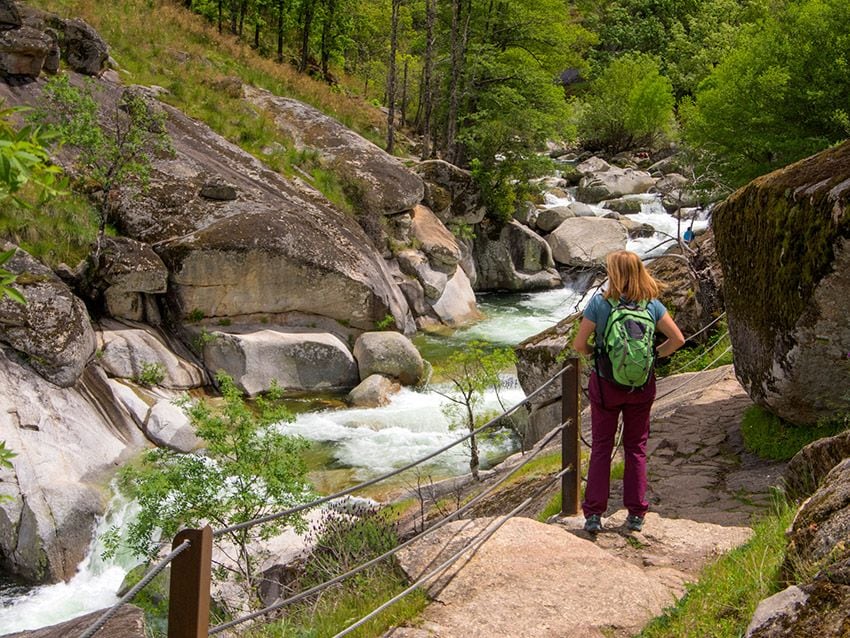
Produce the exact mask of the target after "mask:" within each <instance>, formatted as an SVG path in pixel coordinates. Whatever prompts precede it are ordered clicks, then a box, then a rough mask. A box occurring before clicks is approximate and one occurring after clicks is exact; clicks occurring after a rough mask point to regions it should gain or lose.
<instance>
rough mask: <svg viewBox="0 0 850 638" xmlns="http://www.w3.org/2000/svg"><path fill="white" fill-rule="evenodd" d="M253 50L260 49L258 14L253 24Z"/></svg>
mask: <svg viewBox="0 0 850 638" xmlns="http://www.w3.org/2000/svg"><path fill="white" fill-rule="evenodd" d="M254 48H255V49H259V48H260V14H259V13H258V14H257V21H256V22H255V23H254Z"/></svg>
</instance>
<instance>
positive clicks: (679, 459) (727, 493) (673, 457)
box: [387, 366, 784, 638]
mask: <svg viewBox="0 0 850 638" xmlns="http://www.w3.org/2000/svg"><path fill="white" fill-rule="evenodd" d="M665 395H666V396H665ZM658 396H659V398H658V400H657V401H656V404H655V406H654V409H653V420H652V433H651V435H650V443H649V450H650V463H649V483H650V492H649V495H650V502H651V512H650V513H649V514H648V515H647V519H646V524H645V526H644V531H643V532H641V533H630V532H628V531H627V530H626V529H625V527H624V526H623V523H624V520H625V514H626V513H625V511H623V510H622V509H621V508H622V506H621V505H620V503H621V501H622V489H621V482H617V481H615V482H613V483H612V495H611V499H610V501H609V512H608V514H609V516H607V517H606V519H605V526H606V531H605V532H604V533H602V534H599V535H598V536H596V537H592V536H590V535H589V534H586V533H585V532H584V531H583V530H582V524H583V521H584V519H583V517H581V516H577V517H570V518H563V519H561V518H555V519H554V520H552V521H550V522H551V523H555V524H554V525H545V524H542V523H537V522H535V521H532V520H529V519H514V520H512V521H510V522H509V524H508V525H506V526H505V528H503V529H502V530H499V531H498V532H497V533H496V534H494V536H493V538H492V539H491V540H489V541H487V543H485V544H484V545H483V546H482V547H481V548H479V549H478V550H477V551H476V552H475V554H474V556H472V557H471V558H469V559H467V560H465V561H462V565H461V566H460V567H458V568H457V569H454V568H453V571H452V573H451V577H449V578H442V579H441V580H440V581H439V582H438V583H437V584H435V585H432V586H431V589H430V590H429V593H430V595H431V597H432V599H433V601H434V602H432V604H431V605H429V607H428V608H427V609H426V610H425V612H424V613H423V614H422V616H421V618H419V619H418V621H417V623H416V626H415V627H413V626H411V627H402V628H397V629H394V630H392V631H390V632H389V633H388V634H387V635H388V636H392V637H393V638H426V637H433V636H439V637H442V638H451V637H453V636H488V637H490V636H492V637H500V636H504V637H513V636H518V637H519V636H540V637H546V636H552V637H553V638H554V637H556V636H557V637H559V638H568V637H571V636H576V637H578V636H588V637H596V636H609V637H610V636H616V637H625V636H631V635H634V634H635V633H636V632H637V631H639V630H640V628H641V627H642V626H643V625H644V624H645V623H646V622H648V621H649V619H651V618H652V617H654V616H655V615H657V614H658V613H660V611H661V610H662V609H663V608H664V607H665V606H667V605H669V604H672V603H673V602H674V600H675V599H676V598H678V597H679V596H681V595H682V593H683V592H684V588H685V584H686V583H687V582H690V581H693V580H694V579H695V578H696V576H697V574H698V572H699V570H700V569H701V567H702V566H703V565H705V564H706V563H707V562H709V561H710V560H713V559H714V558H716V557H717V556H718V555H719V554H720V553H723V552H725V551H728V550H729V549H731V548H733V547H736V546H738V545H740V544H742V543H744V542H745V541H746V540H747V539H748V538H749V536H750V534H751V530H750V529H749V526H750V525H751V523H752V519H753V517H754V515H756V514H758V513H759V512H762V511H764V510H765V509H766V508H767V507H768V506H769V504H770V498H771V496H770V493H771V487H772V486H774V485H776V484H778V483H779V482H780V477H781V475H782V471H783V469H784V464H783V463H775V462H765V461H761V460H759V459H757V458H756V457H754V456H752V455H750V454H748V453H747V452H746V451H744V449H743V443H742V439H741V434H740V427H739V424H740V421H741V417H742V414H743V412H744V410H745V409H746V408H747V407H749V406H750V405H751V401H750V400H749V398H748V397H747V395H746V394H745V393H744V391H743V389H742V388H741V387H740V385H739V384H738V382H737V380H736V379H735V376H734V372H733V370H732V368H731V366H725V367H722V368H718V369H716V370H712V371H709V372H704V373H698V374H690V375H679V376H677V377H675V378H671V379H664V380H662V381H661V382H659V386H658ZM584 423H585V426H586V427H585V429H586V430H589V415H585V419H584ZM588 437H589V432H588V433H586V438H588ZM537 484H539V482H538V483H537ZM533 487H534V485H533V484H529V485H528V486H526V487H525V488H524V489H519V488H517V489H516V491H517V492H520V493H528V492H529V491H533ZM499 504H500V505H501V506H502V507H504V505H505V502H504V496H503V497H502V502H500V503H499ZM496 509H497V508H496V507H493V508H489V511H488V508H486V507H485V508H480V509H479V511H478V512H477V515H478V516H482V515H484V516H487V515H491V516H492V515H494V514H495V513H496ZM498 509H501V508H498ZM508 509H509V508H508ZM502 511H505V510H504V509H503V510H502ZM489 520H490V519H474V520H472V521H459V522H457V523H453V524H451V525H450V526H447V531H446V532H445V533H444V534H442V535H440V538H438V539H433V540H432V541H430V542H423V543H422V544H421V546H417V545H415V546H414V547H413V548H412V551H411V552H409V553H407V554H406V555H405V556H403V557H402V559H401V563H402V565H403V566H404V567H405V569H406V570H408V573H409V574H411V575H416V574H417V573H421V571H422V569H423V568H424V565H426V564H429V563H430V564H438V563H439V562H441V561H442V560H444V559H445V557H446V556H449V555H451V553H452V551H453V549H452V548H453V547H454V548H456V547H458V546H459V543H460V542H461V541H460V540H459V539H462V538H464V537H465V536H466V535H469V534H471V533H473V532H472V531H471V530H476V529H479V530H480V529H482V528H483V527H484V526H485V525H486V524H487V522H488V521H489ZM635 588H637V590H636V589H635ZM636 594H637V595H636Z"/></svg>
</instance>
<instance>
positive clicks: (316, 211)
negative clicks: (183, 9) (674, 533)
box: [0, 78, 415, 332]
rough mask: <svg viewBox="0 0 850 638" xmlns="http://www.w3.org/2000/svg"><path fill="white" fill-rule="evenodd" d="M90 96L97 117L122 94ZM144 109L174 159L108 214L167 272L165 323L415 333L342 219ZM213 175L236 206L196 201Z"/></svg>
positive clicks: (123, 192) (223, 147) (361, 237)
mask: <svg viewBox="0 0 850 638" xmlns="http://www.w3.org/2000/svg"><path fill="white" fill-rule="evenodd" d="M73 81H74V82H77V83H78V82H79V81H80V80H79V78H75V79H74V80H73ZM97 89H98V90H97V95H98V100H99V101H100V103H101V104H102V107H103V109H104V110H106V111H108V110H109V109H115V108H117V104H118V102H119V100H120V99H121V95H122V93H123V89H122V88H121V87H118V86H115V85H112V84H109V83H107V82H101V83H99V84H98V85H97ZM39 90H40V89H39V87H38V86H32V85H27V86H20V87H9V86H7V85H0V97H5V98H6V100H7V103H9V104H26V103H30V104H31V103H33V102H36V101H37V100H38V96H39ZM136 91H138V89H136ZM149 99H151V100H153V98H149ZM151 105H152V108H156V109H161V110H162V112H163V113H164V114H165V116H166V118H167V122H166V130H167V132H168V134H169V135H170V137H171V140H172V144H173V147H174V155H173V156H164V157H157V158H155V159H154V161H153V166H152V169H151V180H150V184H149V186H148V188H147V189H144V190H139V189H138V188H137V187H135V186H134V185H133V184H129V183H128V184H125V185H122V188H121V189H120V192H116V193H115V199H114V201H113V202H112V203H113V210H112V216H113V219H114V220H115V221H116V223H117V224H118V225H119V226H120V227H121V228H122V230H123V232H124V233H125V234H126V235H127V236H129V237H131V238H133V239H136V240H138V241H142V242H145V243H148V244H151V245H154V246H156V250H157V252H158V254H159V255H160V256H161V257H162V259H163V261H164V263H165V264H166V266H167V267H168V269H169V272H170V280H169V293H168V295H167V297H166V299H167V303H168V307H169V309H170V311H171V313H172V315H174V317H173V319H176V320H178V321H181V320H184V319H185V318H187V317H188V316H190V315H192V316H201V317H207V318H228V319H231V318H233V317H235V316H240V317H243V318H244V317H247V318H248V319H250V318H251V317H253V319H254V321H255V322H259V320H260V319H268V318H269V317H270V316H273V315H280V316H281V317H285V316H286V315H289V314H292V313H304V314H311V315H314V316H315V315H321V316H325V317H330V318H332V319H335V320H337V321H339V322H341V323H344V324H346V325H349V324H350V325H351V326H352V327H354V328H359V329H360V330H367V329H370V328H372V327H373V326H374V324H375V322H377V321H381V320H383V319H384V318H385V317H386V315H388V314H390V315H392V316H393V319H394V323H395V327H396V328H397V329H400V330H404V331H408V332H412V331H413V330H414V329H415V325H414V323H413V318H412V317H411V315H410V312H409V310H408V307H407V302H406V301H405V299H404V297H403V295H402V294H401V292H400V291H399V290H398V288H397V286H395V285H394V283H393V282H392V280H391V277H390V274H389V272H388V270H387V267H386V264H385V263H384V260H383V259H382V257H381V255H380V254H379V253H378V252H377V251H376V249H375V248H374V246H373V245H372V243H371V241H370V240H369V238H368V237H367V236H366V234H365V233H364V232H363V230H362V229H361V228H360V226H358V224H357V223H356V222H355V221H354V219H352V218H351V216H350V215H346V214H344V213H343V212H341V211H340V210H338V209H336V208H335V207H334V206H333V205H332V204H330V202H328V201H327V200H326V199H325V198H324V197H323V196H322V195H321V194H320V193H318V192H317V191H315V190H313V189H311V188H309V187H307V186H306V185H305V184H303V183H301V182H299V181H297V180H287V179H285V178H283V177H282V176H280V175H279V174H277V173H276V172H274V171H271V170H269V169H268V168H267V167H266V166H265V165H263V164H262V163H261V162H259V161H258V160H256V159H255V158H253V157H252V156H250V155H249V154H248V153H245V152H244V151H243V150H241V149H240V148H238V147H237V146H236V145H234V144H231V143H229V142H227V141H226V140H224V139H223V138H222V137H220V136H219V135H217V134H215V133H214V132H213V131H212V130H210V129H209V127H207V126H205V125H203V124H201V123H199V122H196V121H194V120H191V119H189V118H188V117H186V116H185V115H183V114H182V113H180V112H179V111H177V110H176V109H173V108H171V107H169V106H167V105H163V104H159V103H156V102H154V101H151ZM213 178H216V179H219V180H223V181H225V182H227V183H229V184H231V185H232V186H233V187H234V188H235V190H236V193H237V197H236V199H234V200H229V201H228V200H225V201H222V200H211V199H209V198H206V197H202V196H201V191H202V190H203V187H204V185H205V184H208V183H209V182H210V180H211V179H213ZM242 320H243V321H247V319H242ZM275 320H277V317H275Z"/></svg>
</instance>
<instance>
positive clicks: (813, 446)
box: [784, 430, 850, 499]
mask: <svg viewBox="0 0 850 638" xmlns="http://www.w3.org/2000/svg"><path fill="white" fill-rule="evenodd" d="M846 458H850V430H848V431H846V432H841V433H840V434H836V435H835V436H830V437H825V438H822V439H818V440H817V441H812V442H811V443H809V444H808V445H807V446H806V447H804V448H803V449H802V450H800V451H799V452H797V454H795V455H794V458H792V459H791V460H790V461H789V463H788V467H786V468H785V477H784V484H785V491H786V493H787V494H788V496H789V497H790V498H792V499H803V498H806V497H808V496H809V495H811V493H812V492H814V491H815V490H816V489H817V487H818V486H819V485H820V483H821V481H822V480H823V478H824V477H825V476H826V475H827V474H829V472H830V470H832V468H834V467H835V466H836V465H838V463H840V462H841V461H843V460H844V459H846Z"/></svg>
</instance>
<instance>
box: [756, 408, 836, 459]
mask: <svg viewBox="0 0 850 638" xmlns="http://www.w3.org/2000/svg"><path fill="white" fill-rule="evenodd" d="M848 425H850V424H848V422H847V419H846V418H836V419H835V420H834V421H825V422H822V423H819V424H818V425H817V426H815V427H805V426H798V425H794V424H793V423H789V422H788V421H784V420H783V419H781V418H779V417H778V416H776V415H775V414H773V413H771V412H769V411H767V410H765V409H764V408H762V407H760V406H757V405H754V406H751V407H749V408H747V410H746V411H745V412H744V416H743V418H742V420H741V434H742V435H743V436H744V447H746V449H747V450H748V451H749V452H752V453H753V454H756V455H758V456H760V457H761V458H765V459H771V460H775V461H787V460H788V459H790V458H791V457H792V456H794V455H795V454H796V453H797V452H799V451H800V450H801V449H803V448H804V447H805V446H806V445H808V444H809V443H811V442H812V441H816V440H818V439H821V438H824V437H827V436H833V435H835V434H838V433H839V432H843V431H844V430H846V429H847V427H848Z"/></svg>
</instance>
